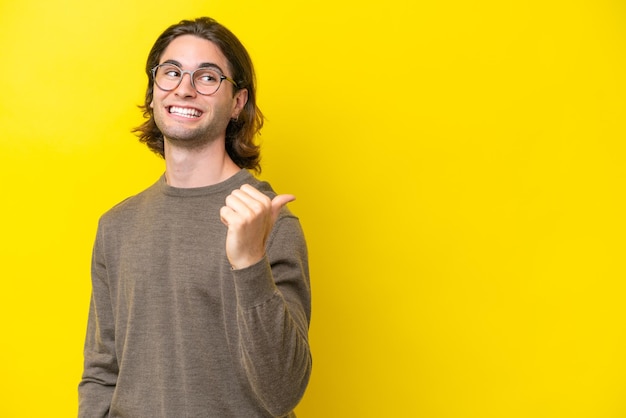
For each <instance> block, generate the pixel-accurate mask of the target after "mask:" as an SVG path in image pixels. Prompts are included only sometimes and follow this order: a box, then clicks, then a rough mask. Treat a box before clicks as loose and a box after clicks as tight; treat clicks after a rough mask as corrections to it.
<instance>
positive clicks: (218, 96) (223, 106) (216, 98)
mask: <svg viewBox="0 0 626 418" xmlns="http://www.w3.org/2000/svg"><path fill="white" fill-rule="evenodd" d="M165 62H169V63H173V64H176V65H177V66H179V67H180V68H181V69H182V70H184V71H194V70H195V69H197V68H200V67H206V66H209V67H210V68H212V69H215V70H217V71H218V72H220V73H221V74H224V75H226V76H228V77H232V76H233V74H230V66H229V65H228V60H227V59H226V57H225V56H224V54H222V52H221V51H220V50H219V48H218V47H217V46H216V45H215V44H214V43H213V42H210V41H207V40H206V39H202V38H199V37H196V36H193V35H183V36H179V37H178V38H175V39H174V40H173V41H172V42H171V43H170V44H169V45H168V46H167V48H165V51H163V54H162V55H161V58H160V60H159V64H163V63H165ZM234 88H235V86H234V85H233V84H231V83H230V82H228V81H223V82H222V85H221V86H220V88H219V90H218V91H217V92H216V93H214V94H212V95H210V96H204V95H202V94H200V93H198V92H197V91H196V90H195V88H194V87H193V86H192V85H191V79H190V76H189V74H185V75H183V78H182V81H181V83H180V85H179V86H178V87H176V88H175V89H173V90H170V91H163V90H161V89H160V88H159V87H158V86H157V85H156V84H155V85H154V93H153V99H152V102H151V103H150V107H151V108H152V109H153V111H154V120H155V122H156V125H157V127H158V128H159V130H160V131H161V132H162V133H163V136H164V137H165V139H166V141H168V142H170V143H171V144H173V145H175V146H177V147H182V148H189V149H197V148H201V147H204V146H205V145H207V144H211V143H213V142H215V141H216V140H220V139H221V140H223V139H224V137H225V132H226V127H227V126H228V123H229V121H230V119H231V118H236V117H237V116H238V115H239V113H240V112H241V110H242V109H243V106H244V105H245V103H246V101H247V98H248V92H247V90H240V91H238V92H237V93H235V95H234V96H233V89H234Z"/></svg>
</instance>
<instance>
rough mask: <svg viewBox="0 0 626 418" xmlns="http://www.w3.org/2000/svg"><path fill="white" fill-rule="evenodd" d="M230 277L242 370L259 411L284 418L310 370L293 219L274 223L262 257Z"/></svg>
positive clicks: (303, 280) (303, 279) (303, 261)
mask: <svg viewBox="0 0 626 418" xmlns="http://www.w3.org/2000/svg"><path fill="white" fill-rule="evenodd" d="M233 276H234V280H235V288H236V292H237V325H238V328H239V334H240V338H239V342H240V347H239V353H240V360H241V363H242V367H243V369H244V371H245V375H246V376H247V378H248V381H249V383H250V385H251V387H252V390H253V391H254V393H255V394H256V396H257V397H258V398H259V400H260V402H261V403H262V404H263V405H264V407H265V408H266V409H267V410H268V411H269V412H270V413H272V415H274V416H284V415H286V414H288V413H289V412H290V411H292V410H293V409H294V408H295V406H296V405H297V404H298V402H299V401H300V399H301V398H302V395H303V394H304V391H305V389H306V386H307V384H308V381H309V376H310V373H311V365H312V361H311V353H310V348H309V343H308V328H309V323H310V315H311V292H310V284H309V271H308V256H307V250H306V243H305V240H304V235H303V233H302V229H301V227H300V223H299V221H298V219H297V218H295V217H293V216H292V215H286V216H283V217H282V218H279V220H278V222H277V223H276V225H275V227H274V230H273V232H272V235H271V236H270V239H269V242H268V246H267V251H266V257H265V258H264V259H263V260H261V261H260V262H259V263H257V264H255V265H253V266H250V267H248V268H245V269H241V270H233Z"/></svg>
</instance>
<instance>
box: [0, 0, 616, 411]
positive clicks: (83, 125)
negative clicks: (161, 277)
mask: <svg viewBox="0 0 626 418" xmlns="http://www.w3.org/2000/svg"><path fill="white" fill-rule="evenodd" d="M625 9H626V7H625V6H624V3H623V2H621V1H617V0H614V1H605V0H573V1H572V0H555V1H545V0H527V1H518V2H508V1H495V0H494V1H487V0H475V1H462V0H447V1H441V2H436V1H432V2H431V1H423V2H411V1H408V0H407V1H405V0H389V1H384V2H379V1H362V2H339V1H328V0H320V1H316V2H306V1H305V2H300V1H286V0H281V1H279V0H271V1H265V2H255V1H248V0H242V1H239V2H232V1H225V0H224V1H223V0H219V1H206V0H204V1H183V2H173V1H162V0H151V1H146V0H141V1H139V0H124V1H122V0H110V1H98V2H96V1H93V2H91V1H81V0H61V1H47V0H40V1H35V0H23V1H8V0H2V3H0V28H2V29H1V31H2V36H1V37H0V57H1V64H0V65H1V67H0V68H1V70H2V71H1V72H0V74H1V75H0V94H1V99H0V182H1V187H0V190H1V191H2V203H1V208H0V234H1V238H0V257H1V259H0V272H1V273H0V275H1V278H2V280H1V290H0V318H1V319H0V321H1V322H0V325H1V328H0V338H1V341H0V359H1V360H2V364H3V365H2V373H1V376H2V379H0V385H1V386H0V397H1V401H0V405H1V406H0V416H2V417H69V416H75V414H76V407H77V393H76V385H77V383H78V381H79V378H80V374H81V368H82V344H83V337H84V332H85V325H86V317H87V308H88V298H89V291H90V284H89V259H90V254H91V245H92V243H93V239H94V234H95V227H96V222H97V219H98V217H99V216H100V214H102V213H103V212H104V211H105V210H107V209H108V208H110V207H111V206H112V205H114V204H115V203H117V202H118V201H120V200H122V199H123V198H125V197H127V196H129V195H131V194H134V193H137V192H138V191H140V190H142V189H143V188H145V187H147V186H149V185H150V184H152V182H153V181H154V180H155V179H156V178H157V177H158V176H159V175H160V174H161V172H162V170H163V163H162V161H161V160H160V159H159V158H157V157H156V156H154V155H153V154H152V153H150V152H149V151H148V150H147V148H145V146H143V145H141V144H139V143H138V142H137V140H136V139H135V138H134V136H133V135H132V134H131V133H130V132H129V131H130V129H131V128H132V127H134V126H136V125H138V124H139V123H140V122H141V115H140V112H139V111H138V110H137V108H136V105H138V104H140V103H141V102H142V98H143V94H144V88H145V84H146V80H145V76H144V74H143V66H144V63H145V59H146V56H147V53H148V50H149V49H150V47H151V46H152V43H153V42H154V40H155V39H156V37H157V36H158V35H159V34H160V33H161V31H162V30H163V29H164V28H165V27H166V26H168V25H170V24H172V23H175V22H176V21H178V20H180V19H182V18H189V17H195V16H198V15H210V16H212V17H215V18H216V19H218V20H219V21H221V22H222V23H224V24H225V25H226V26H228V27H229V28H230V29H232V30H233V31H234V32H235V33H236V34H237V35H238V36H239V37H240V38H241V40H242V41H243V42H244V44H245V45H246V46H247V47H248V49H249V51H250V53H251V55H252V57H253V59H254V61H255V64H256V68H257V73H258V79H259V100H260V105H261V108H262V109H263V110H264V112H265V114H266V116H267V117H268V122H267V124H266V127H265V129H264V131H263V135H262V137H261V139H262V141H263V146H264V154H263V156H264V158H263V163H264V172H263V178H264V179H266V180H269V181H270V182H271V183H272V184H273V185H274V187H275V188H276V189H277V190H278V191H280V192H289V193H294V194H296V195H297V196H298V200H297V201H296V202H294V203H292V204H291V205H290V206H291V208H292V209H293V210H294V211H295V212H296V213H297V214H298V215H299V216H300V217H301V220H302V223H303V225H304V228H305V231H306V233H307V238H308V243H309V247H310V256H311V272H312V280H313V291H314V306H313V307H314V312H313V321H312V325H311V344H312V348H313V354H314V372H313V376H312V380H311V383H310V386H309V389H308V391H307V393H306V395H305V397H304V399H303V401H302V403H301V404H300V406H299V407H298V409H297V412H298V415H299V417H303V418H308V417H396V416H398V417H425V418H473V417H476V418H491V417H494V418H496V417H498V418H499V417H512V418H513V417H546V418H548V417H568V418H578V417H580V418H582V417H585V418H596V417H597V418H617V417H626V393H625V392H626V360H625V359H626V329H625V323H624V321H625V319H626V308H625V297H624V296H625V295H626V285H625V284H624V279H625V278H626V274H625V273H626V268H625V263H624V250H625V249H626V245H625V233H626V225H625V221H624V213H625V209H626V208H625V204H624V201H625V199H624V181H625V180H626V173H625V168H624V158H625V157H626V147H625V145H624V138H625V134H626V118H625V117H624V116H625V115H626V82H625V79H626V58H625V57H626V18H625V16H626V10H625Z"/></svg>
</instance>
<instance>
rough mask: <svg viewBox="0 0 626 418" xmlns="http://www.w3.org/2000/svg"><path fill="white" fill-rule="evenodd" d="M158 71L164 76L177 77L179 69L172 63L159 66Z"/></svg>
mask: <svg viewBox="0 0 626 418" xmlns="http://www.w3.org/2000/svg"><path fill="white" fill-rule="evenodd" d="M159 73H161V74H162V75H163V76H165V77H170V78H179V77H180V73H181V70H180V68H178V67H175V66H173V65H164V66H163V67H159Z"/></svg>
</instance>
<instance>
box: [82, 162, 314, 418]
mask: <svg viewBox="0 0 626 418" xmlns="http://www.w3.org/2000/svg"><path fill="white" fill-rule="evenodd" d="M244 183H249V184H252V185H254V186H255V187H257V188H258V189H259V190H261V191H263V192H264V193H266V194H268V195H269V196H274V193H273V191H272V190H271V188H270V186H269V185H268V184H267V183H264V182H259V181H258V180H256V179H255V178H254V177H253V176H252V175H251V174H250V173H248V172H247V171H246V170H242V171H240V172H239V173H238V174H236V175H235V176H233V177H231V178H230V179H228V180H226V181H225V182H223V183H220V184H217V185H214V186H208V187H201V188H193V189H180V188H173V187H170V186H168V185H167V183H166V182H165V179H164V177H162V178H161V179H159V181H158V182H157V183H155V184H154V185H153V186H151V187H150V188H148V189H147V190H145V191H144V192H142V193H140V194H138V195H136V196H134V197H131V198H129V199H127V200H125V201H124V202H122V203H120V204H119V205H117V206H115V207H114V208H113V209H111V210H110V211H109V212H107V213H106V214H104V215H103V216H102V218H101V219H100V222H99V225H98V233H97V236H96V242H95V245H94V251H93V261H92V297H91V304H90V311H89V323H88V329H87V337H86V341H85V351H84V356H85V367H84V372H83V377H82V380H81V382H80V384H79V401H80V402H79V416H80V417H90V418H93V417H107V416H109V417H128V418H130V417H138V418H148V417H150V418H156V417H168V418H169V417H171V418H182V417H219V418H226V417H245V418H249V417H272V416H295V415H294V414H293V412H292V410H293V408H294V407H295V406H296V404H297V403H298V402H299V400H300V398H301V397H302V395H303V393H304V390H305V388H306V386H307V383H308V380H309V375H310V372H311V355H310V351H309V344H308V336H307V335H308V326H309V321H310V312H311V299H310V287H309V272H308V259H307V251H306V244H305V241H304V236H303V233H302V230H301V228H300V224H299V221H298V219H297V218H296V217H294V216H293V215H292V214H291V213H290V212H289V210H288V209H286V208H284V209H283V210H282V212H281V214H280V216H279V218H278V220H277V222H276V225H275V226H274V230H273V231H272V234H271V236H270V239H269V241H268V244H267V251H266V254H267V255H266V258H265V259H263V260H262V261H261V262H259V263H257V264H255V265H253V266H250V267H248V268H246V269H242V270H232V269H231V268H230V266H229V263H228V260H227V258H226V254H225V238H226V227H225V226H224V225H223V224H222V222H221V221H220V218H219V210H220V208H221V207H222V206H223V204H224V200H225V198H226V196H227V195H228V194H230V192H231V191H232V190H233V189H235V188H238V187H240V186H241V185H242V184H244Z"/></svg>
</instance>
